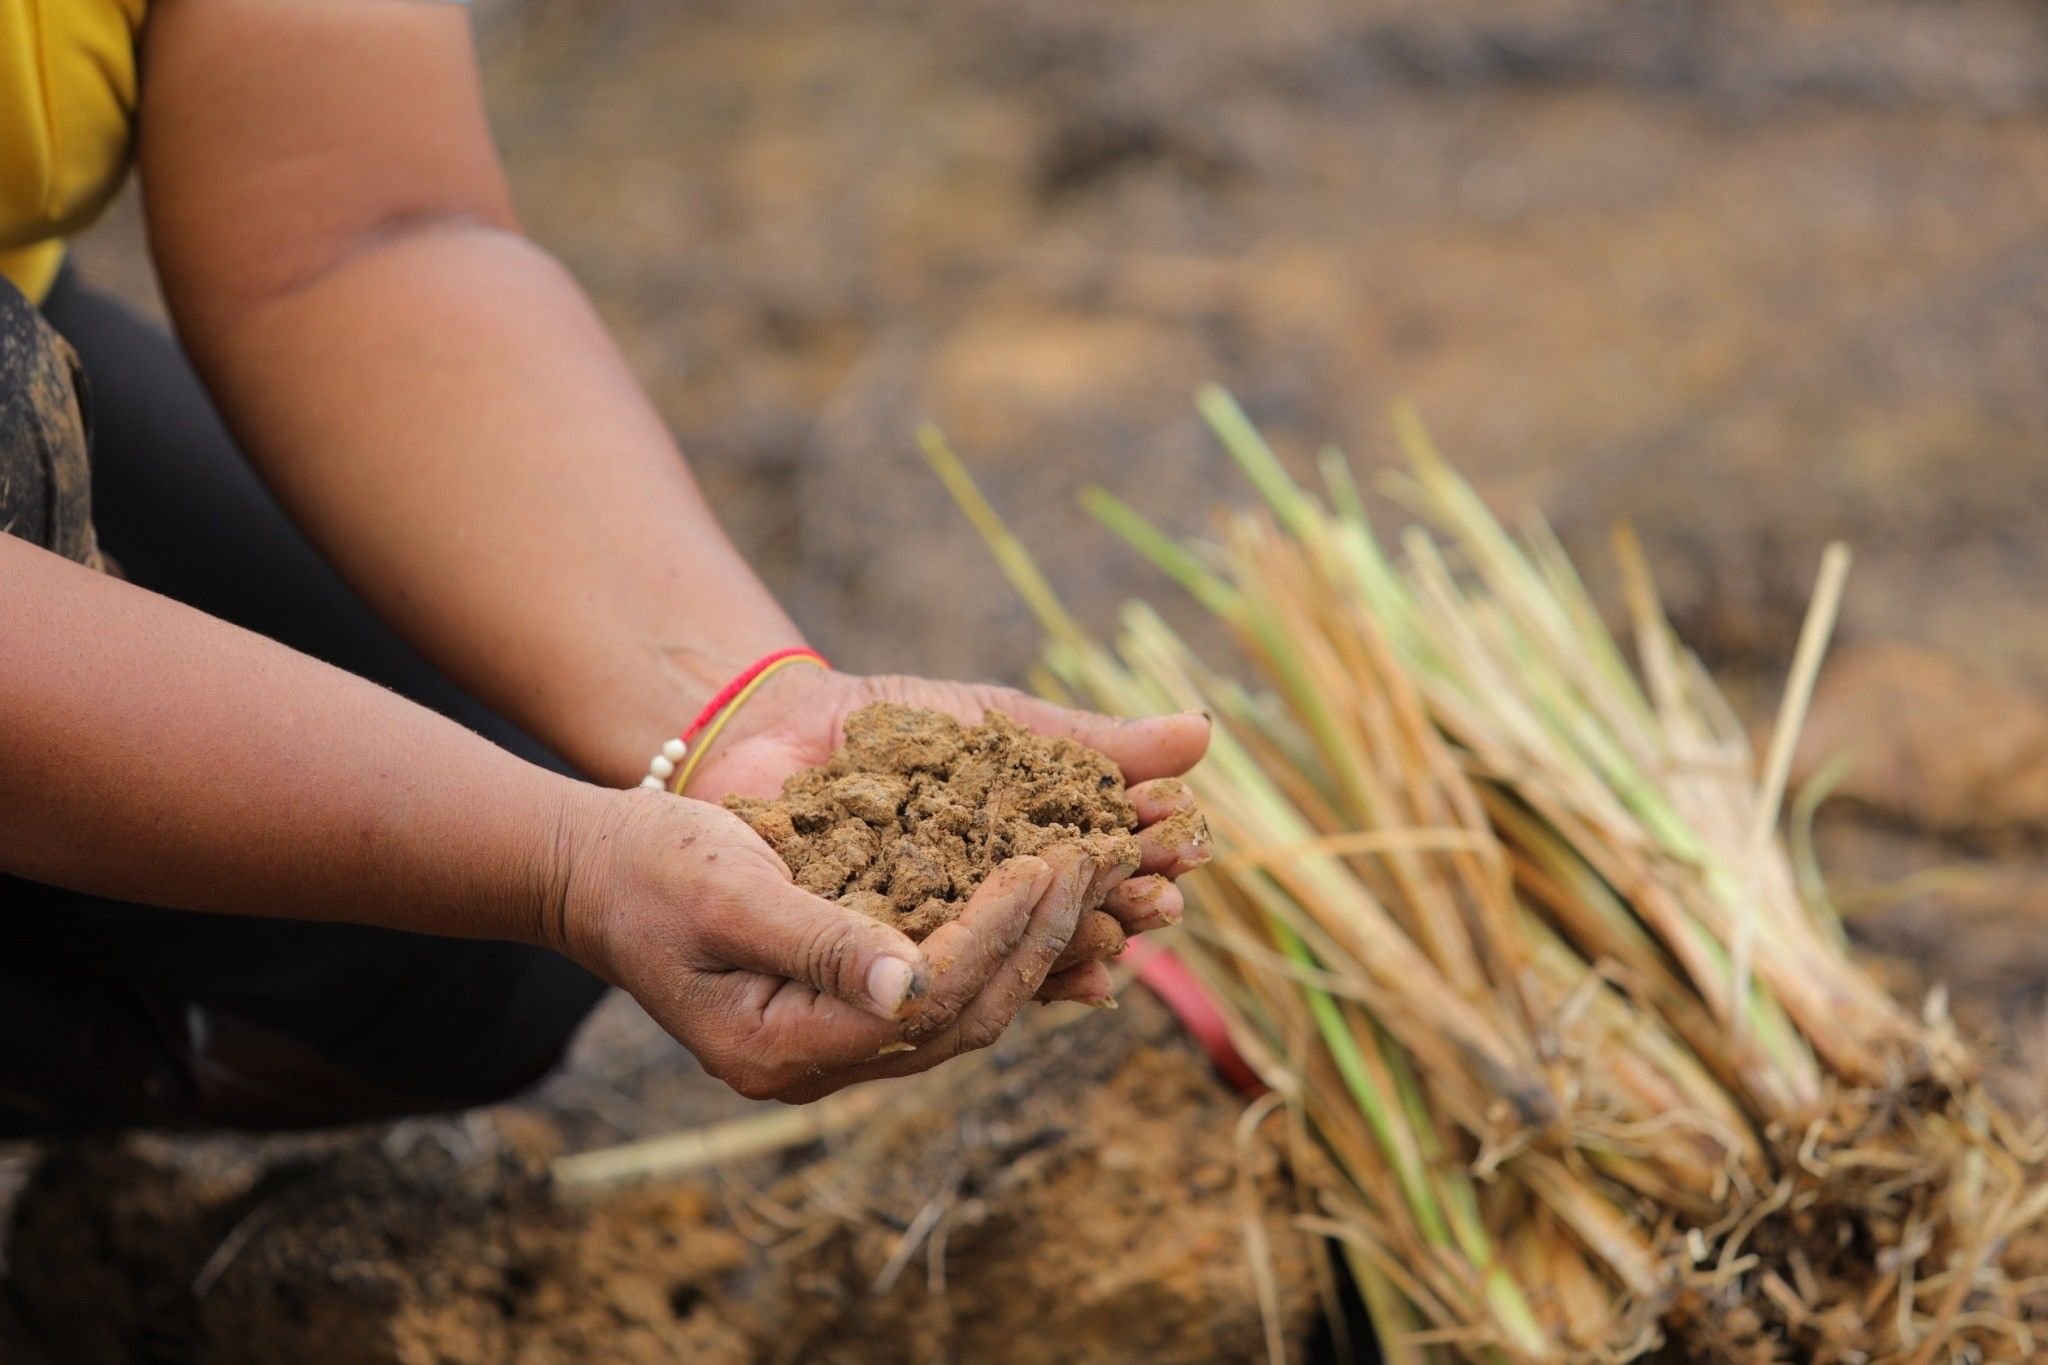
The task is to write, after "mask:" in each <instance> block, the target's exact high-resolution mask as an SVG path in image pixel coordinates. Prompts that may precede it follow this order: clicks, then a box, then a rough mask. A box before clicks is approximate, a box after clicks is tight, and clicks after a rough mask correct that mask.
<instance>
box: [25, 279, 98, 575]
mask: <svg viewBox="0 0 2048 1365" xmlns="http://www.w3.org/2000/svg"><path fill="white" fill-rule="evenodd" d="M86 459H87V431H86V415H85V397H84V377H83V375H82V374H81V372H80V370H79V368H78V361H77V358H76V357H75V356H73V355H72V353H71V348H70V347H69V346H67V345H65V343H64V341H63V339H62V338H60V337H59V336H58V335H57V334H56V332H55V331H53V330H52V329H51V328H50V326H49V324H48V323H46V322H45V321H44V320H43V317H42V314H41V313H39V312H38V311H37V310H36V308H35V305H33V304H32V303H30V302H29V301H28V300H27V299H26V298H25V297H23V295H22V293H21V291H20V290H18V289H16V288H15V287H14V286H13V285H12V284H9V283H8V282H7V281H6V280H5V279H0V533H4V534H10V535H15V536H19V537H21V538H22V539H24V540H27V541H28V542H29V543H30V544H33V545H39V546H41V547H43V548H44V549H46V550H54V551H56V552H57V553H58V554H60V555H63V556H64V557H65V558H67V559H74V560H77V561H78V562H80V563H82V564H91V565H95V566H97V565H98V563H99V551H98V548H97V545H96V544H95V541H94V538H93V530H92V496H91V480H90V474H89V470H88V467H87V463H86Z"/></svg>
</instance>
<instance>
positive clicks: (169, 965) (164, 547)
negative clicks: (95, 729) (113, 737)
mask: <svg viewBox="0 0 2048 1365" xmlns="http://www.w3.org/2000/svg"><path fill="white" fill-rule="evenodd" d="M26 307H27V304H26V303H25V301H23V300H22V299H21V297H20V295H19V294H18V293H16V292H14V291H13V290H12V289H11V288H9V287H8V286H7V285H6V283H5V281H0V318H4V315H5V314H6V313H7V311H8V310H9V309H13V310H15V311H16V313H17V316H16V318H15V321H16V322H17V323H19V322H20V318H19V316H18V313H19V310H20V309H23V308H26ZM43 316H44V318H46V319H47V320H48V322H49V324H50V325H51V326H52V327H54V328H55V330H56V331H57V332H59V333H61V334H62V336H63V338H64V339H65V340H66V341H68V342H69V343H70V345H71V348H72V349H73V350H74V351H75V352H76V354H77V358H78V362H79V365H80V366H81V367H82V369H83V372H84V374H85V376H86V377H87V380H88V382H89V387H90V390H91V392H90V401H89V403H88V404H85V405H84V406H85V407H87V408H88V409H89V411H90V414H91V425H92V434H91V440H92V458H91V498H92V521H93V523H94V524H95V525H96V526H97V530H98V544H99V548H100V549H101V550H103V551H104V552H105V554H106V556H107V557H108V558H109V559H111V560H112V561H113V562H114V563H115V564H116V565H118V566H119V569H120V571H121V572H122V573H124V574H125V575H126V576H127V577H128V578H129V579H131V580H132V581H133V582H135V583H136V584H138V585H140V586H142V587H145V588H148V589H150V590H152V591H155V592H159V593H163V594H165V595H166V596H169V597H174V598H177V599H178V600H179V601H182V602H186V603H189V604H190V605H192V606H195V607H198V608H199V609H201V610H203V611H206V612H208V613H210V614H212V615H214V616H217V617H220V618H222V619H223V620H227V621H232V622H234V623H236V624H237V625H240V626H244V627H246V628H248V629H250V630H254V631H258V632H260V633H262V634H264V635H267V636H269V637H271V638H272V639H275V640H278V641H281V642H283V643H284V644H287V645H290V646H291V647H292V648H294V649H297V650H299V651H301V652H303V653H306V654H310V655H312V656H314V657H315V658H318V659H323V660H325V661H326V662H328V663H330V664H333V665H335V666H337V667H339V668H344V669H347V670H348V671H350V672H352V673H356V674H359V675H361V676H362V677H365V678H369V679H371V680H373V681H375V682H378V683H382V684H383V685H385V686H387V687H390V688H392V689H393V690H395V691H397V692H399V693H401V694H403V695H405V696H407V697H410V698H411V699H413V700H414V701H417V702H419V703H421V704H422V705H425V706H429V707H431V708H433V709H434V710H436V711H439V712H440V713H442V714H443V715H446V716H449V717H451V718H453V719H455V720H457V721H459V722H461V723H462V724H464V725H466V726H468V727H469V728H471V729H472V730H475V731H477V732H478V733H480V734H482V735H484V736H485V737H487V738H489V739H491V740H492V741H494V742H496V743H498V744H501V745H503V746H504V747H505V748H507V749H510V750H512V751H513V752H515V753H518V754H520V755H522V756H523V757H526V758H529V759H531V760H532V761H534V762H536V763H542V764H547V765H549V766H553V767H559V766H560V765H559V763H558V762H557V761H556V760H555V759H554V758H553V756H552V755H550V754H548V753H547V752H546V751H545V750H544V749H542V748H541V746H540V745H538V744H537V743H535V742H534V741H533V740H532V739H531V738H529V737H528V736H526V735H525V734H523V733H521V732H520V731H519V730H517V729H515V728H514V727H513V726H512V725H510V724H508V723H507V722H506V721H504V720H503V719H502V718H500V717H498V716H497V715H495V714H493V713H491V712H490V711H487V710H486V709H484V708H483V707H482V706H481V705H479V704H478V703H477V702H475V701H474V700H472V699H471V698H470V697H468V696H467V695H465V694H464V693H462V692H461V691H459V690H458V689H457V688H456V687H455V686H454V685H452V684H451V683H449V682H448V681H447V679H445V678H443V677H442V676H441V675H440V674H438V673H436V672H435V671H434V670H433V669H432V668H431V667H430V666H429V665H428V664H427V663H426V662H425V661H424V660H423V659H421V658H420V657H419V656H418V655H417V654H416V653H414V652H413V651H412V650H411V649H410V648H408V647H407V646H406V645H405V644H404V643H403V642H401V641H400V640H399V639H398V638H397V637H396V636H394V635H393V634H392V633H391V632H390V631H389V630H387V629H386V628H385V627H384V626H383V624H382V623H381V622H379V621H378V620H377V619H376V618H375V617H374V616H373V615H372V614H371V613H370V611H369V610H368V608H367V607H365V606H364V604H363V603H362V602H361V601H360V600H359V599H358V598H357V597H356V596H355V595H354V594H353V593H352V592H350V591H349V589H348V588H346V587H345V586H344V585H343V584H342V582H341V581H340V579H339V578H338V577H337V576H336V575H335V573H334V571H333V570H332V569H331V568H329V566H328V565H327V564H326V562H325V561H324V560H322V559H321V558H320V556H319V554H318V553H317V552H316V551H315V550H314V549H313V548H312V546H311V545H309V544H308V543H307V541H306V540H305V539H304V537H302V536H301V535H300V534H299V533H298V531H297V530H296V528H294V527H293V526H292V524H291V523H290V522H289V521H288V520H287V519H286V517H285V516H284V515H283V513H282V512H281V511H280V510H279V509H278V507H277V505H276V503H274V502H273V501H272V500H271V498H270V496H269V494H268V493H267V492H266V491H265V490H264V488H263V487H262V486H261V484H260V483H259V482H258V481H257V479H256V478H255V476H254V474H253V473H252V472H251V471H250V469H249V467H248V466H247V464H245V463H244V461H243V460H242V458H241V455H240V453H239V452H238V451H237V450H236V448H235V445H234V443H233V441H232V440H231V439H230V438H229V436H228V434H227V432H226V431H225V430H224V429H223V427H222V426H221V423H220V420H219V418H218V417H217V416H216V415H215V413H214V411H213V408H212V405H211V403H210V402H209V401H208V399H207V397H206V394H205V392H204V390H203V389H202V388H201V387H200V385H199V383H198V380H197V378H196V376H195V375H194V374H193V372H192V370H191V367H190V366H189V365H188V364H187V363H186V361H185V359H184V357H183V355H182V354H181V353H180V352H179V350H178V349H177V347H176V344H175V343H174V342H173V341H172V340H171V338H170V337H169V336H167V335H166V334H165V333H164V332H163V331H162V330H161V329H159V328H157V327H154V326H152V325H150V324H149V323H146V322H144V321H143V320H142V319H140V318H138V317H137V316H136V315H134V314H133V313H131V312H129V311H128V310H127V309H125V308H124V307H122V306H121V305H120V304H118V303H115V302H114V301H112V300H111V299H108V298H105V297H103V296H100V295H96V294H94V293H92V292H91V291H90V290H87V289H85V288H83V287H81V286H80V285H79V284H78V283H77V282H76V280H75V279H73V278H72V277H71V276H70V274H69V273H68V272H67V274H66V275H65V277H64V278H63V279H62V280H60V281H59V283H58V285H57V287H56V289H55V290H54V291H53V292H52V295H51V297H50V298H49V300H48V301H47V302H46V303H45V304H44V306H43ZM21 330H22V329H21V328H19V327H18V326H17V327H15V328H11V329H10V328H6V327H4V326H0V335H18V334H19V333H20V331H21ZM28 349H32V348H28ZM53 349H56V350H57V351H58V352H59V353H60V355H61V348H53ZM23 352H24V348H22V347H19V346H5V345H0V400H4V399H5V398H6V397H7V396H10V395H13V394H15V393H18V392H19V391H20V389H21V386H23V385H25V384H28V383H31V382H40V379H39V375H42V374H47V373H48V371H49V367H50V365H51V363H52V361H51V357H50V356H49V355H48V354H45V355H42V356H35V355H32V354H24V353H23ZM38 364H40V365H41V366H42V367H43V369H42V371H40V372H35V371H33V367H34V366H36V365H38ZM8 411H9V409H8V407H7V406H6V404H5V402H4V401H0V416H4V415H5V414H6V413H7V412H8ZM18 435H19V433H18V432H15V433H10V432H9V431H8V430H6V429H4V428H0V447H4V446H6V445H7V444H8V443H9V442H10V441H14V440H16V438H17V436H18ZM31 438H32V439H33V438H34V436H33V434H31ZM41 439H47V433H43V434H42V437H41ZM5 468H6V465H5V461H4V459H0V472H4V470H5ZM18 491H19V489H18V487H17V493H18ZM18 500H19V499H18ZM55 501H56V500H55V499H54V498H52V499H48V500H46V503H49V504H52V505H54V502H55ZM39 505H42V504H39ZM43 519H44V521H45V522H49V521H51V520H52V518H51V516H50V515H49V513H48V512H47V511H45V513H44V516H43ZM9 520H10V518H9V516H8V509H7V506H6V503H5V501H4V498H0V528H7V527H8V526H9ZM60 520H61V519H60ZM16 521H17V522H18V523H22V524H25V522H23V519H21V518H16ZM16 529H19V526H17V528H16ZM45 543H47V542H45ZM52 548H54V547H52ZM74 557H83V556H81V555H77V554H74ZM4 631H5V623H4V622H0V647H4ZM602 990H603V987H602V985H601V984H600V983H599V982H598V981H597V980H596V979H594V978H593V977H591V976H589V975H588V974H587V973H585V972H583V971H582V970H581V969H580V968H578V967H576V966H574V965H573V964H571V963H569V962H567V961H565V960H563V959H562V958H559V957H556V956H554V955H553V954H550V953H547V952H543V951H541V950H538V949H534V948H528V947H524V946H520V945H515V944H508V943H486V942H474V941H468V940H456V939H441V938H431V937H427V936H423V935H418V934H406V933H398V932H394V931H390V930H383V929H372V928H364V927H361V926H356V925H343V924H315V923H305V922H297V921H292V920H283V919H279V920H271V919H255V918H242V917H233V916H213V915H196V914H187V913H183V912H179V911H173V910H163V909H157V908H153V907H149V906H139V905H126V904H120V903H116V902H112V901H107V900H103V899H99V898H97V897H92V896H82V895H78V894H75V893H72V892H67V891H61V890H57V889H54V888H51V887H46V886H40V885H36V884H33V883H29V882H25V881H22V880H19V879H14V878H6V877H0V1132H6V1131H16V1132H19V1131H23V1130H33V1129H77V1128H88V1127H97V1126H118V1125H121V1124H129V1123H147V1124H160V1125H199V1124H208V1123H230V1124H234V1125H238V1126H255V1127H263V1126H279V1127H296V1126H305V1125H311V1124H321V1123H328V1122H337V1121H344V1120H348V1119H354V1118H368V1117H378V1116H383V1115H386V1114H391V1113H398V1112H408V1111H422V1110H432V1109H448V1108H459V1107H463V1106H466V1105H470V1104H475V1103H481V1102H487V1101H490V1100H495V1099H499V1098H502V1097H504V1096H506V1095H509V1094H511V1093H514V1092H516V1091H518V1090H520V1089H522V1088H524V1087H525V1086H527V1085H529V1084H531V1083H532V1082H534V1081H535V1080H538V1079H539V1078H540V1077H541V1076H543V1075H544V1074H546V1072H547V1071H548V1070H549V1069H550V1068H551V1067H552V1066H553V1065H554V1064H555V1063H556V1062H557V1061H558V1060H559V1059H560V1057H561V1054H562V1052H563V1050H564V1048H565V1047H566V1046H567V1044H568V1042H569V1040H570V1038H571V1036H572V1035H573V1033H574V1031H575V1029H576V1027H577V1025H578V1024H579V1023H580V1022H581V1021H582V1019H583V1017H584V1016H585V1015H586V1014H587V1013H588V1012H589V1010H590V1008H591V1007H592V1005H594V1004H595V1003H596V1001H597V999H598V997H599V996H600V994H601V993H602ZM23 1030H26V1036H24V1033H23V1032H22V1031H23ZM10 1054H12V1056H11V1055H10ZM79 1068H97V1070H98V1072H99V1073H100V1074H101V1076H102V1078H103V1079H101V1080H99V1081H95V1082H92V1083H90V1084H88V1085H86V1086H85V1087H84V1088H83V1089H82V1088H81V1085H80V1082H79V1080H78V1077H77V1076H76V1074H75V1073H76V1072H77V1070H78V1069H79Z"/></svg>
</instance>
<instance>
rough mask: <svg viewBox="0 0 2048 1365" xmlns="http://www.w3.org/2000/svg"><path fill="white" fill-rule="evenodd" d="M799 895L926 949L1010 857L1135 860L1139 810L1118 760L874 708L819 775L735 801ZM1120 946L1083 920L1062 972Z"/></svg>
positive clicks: (994, 722) (1091, 916)
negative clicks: (1094, 849)
mask: <svg viewBox="0 0 2048 1365" xmlns="http://www.w3.org/2000/svg"><path fill="white" fill-rule="evenodd" d="M725 804H726V806H727V808H728V809H730V810H732V811H734V812H736V813H737V814H738V815H739V816H740V818H742V819H744V820H745V821H746V822H747V823H748V824H749V825H751V826H752V827H753V829H754V832H755V833H757V834H759V835H760V836H761V837H762V838H763V839H765V840H767V841H768V843H769V845H770V846H771V847H773V848H774V850H775V851H776V852H777V853H779V854H780V855H782V860H783V862H785V863H787V864H788V865H789V870H790V874H791V875H792V876H794V877H795V878H796V881H797V885H799V886H801V887H803V888H804V889H805V890H807V891H810V892H812V893H814V894H816V895H819V896H823V897H825V898H827V899H828V900H836V901H838V902H839V903H840V904H841V905H846V906H850V907H852V908H853V909H855V910H858V911H860V912H861V913H862V914H865V915H871V916H873V917H874V918H876V919H878V920H881V921H883V922H884V923H886V924H892V925H894V926H896V927H897V928H899V929H901V930H902V931H903V932H904V933H906V934H908V935H909V936H910V937H911V938H913V939H920V940H921V939H923V938H924V937H925V936H926V935H928V934H930V933H931V932H932V931H933V930H935V929H937V928H938V927H939V926H940V925H942V924H945V923H947V922H948V921H950V920H952V919H954V918H956V917H957V916H958V915H959V914H960V912H961V910H962V909H964V908H965V907H966V904H967V901H968V898H969V897H971V896H972V895H973V894H974V891H975V888H977V887H979V886H980V885H981V883H982V880H983V879H984V878H986V877H987V876H988V874H989V873H990V872H992V871H994V870H995V868H996V867H997V866H998V865H999V864H1000V863H1002V862H1003V861H1004V860H1005V859H1008V858H1014V857H1018V856H1020V855H1023V854H1029V853H1040V852H1043V851H1044V850H1046V849H1048V848H1051V847H1052V846H1053V845H1055V844H1060V843H1071V842H1077V841H1086V842H1090V843H1093V844H1095V845H1096V846H1098V847H1099V848H1100V850H1101V852H1102V854H1103V855H1104V856H1105V857H1107V858H1109V859H1112V860H1115V861H1127V862H1129V863H1131V864H1132V865H1133V866H1135V865H1136V864H1137V861H1138V841H1137V839H1136V838H1135V837H1134V836H1133V831H1135V830H1136V829H1137V827H1138V816H1137V812H1136V811H1135V810H1134V809H1133V808H1132V806H1131V801H1130V798H1129V797H1128V796H1126V795H1125V794H1124V782H1123V776H1122V774H1121V773H1119V772H1118V771H1117V767H1116V764H1114V763H1112V762H1111V761H1110V760H1109V759H1108V758H1106V757H1104V756H1103V755H1102V754H1099V753H1097V752H1096V751H1095V750H1093V749H1090V748H1088V747H1086V746H1085V745H1082V744H1079V743H1076V742H1075V741H1073V740H1071V739H1049V738H1046V737H1044V736H1041V735H1035V734H1033V733H1031V732H1030V731H1029V730H1026V729H1025V728H1024V727H1023V726H1021V725H1019V724H1017V722H1015V721H1013V720H1011V719H1010V718H1009V717H1008V716H1005V715H1002V714H1001V713H999V712H994V711H991V712H990V713H989V714H988V715H987V716H986V717H985V718H984V719H983V720H982V722H981V723H980V724H979V725H975V726H971V727H970V726H966V725H962V724H961V723H960V722H959V721H957V720H955V719H953V718H952V717H951V716H948V715H944V714H942V713H940V712H937V711H926V710H923V709H920V708H918V707H912V706H899V705H897V704H895V703H893V702H876V703H875V704H873V705H872V706H865V707H862V708H861V709H860V710H859V711H856V712H854V713H853V715H851V716H849V717H847V720H846V741H845V743H844V744H843V745H842V746H841V747H840V748H839V749H838V750H837V751H836V752H835V753H834V754H833V755H832V757H831V759H830V760H829V761H827V762H826V764H825V765H824V766H823V767H819V768H807V769H805V770H803V771H802V772H799V773H796V774H794V775H793V776H791V777H790V779H789V780H788V781H787V782H785V783H784V784H783V787H782V795H781V797H780V798H778V799H776V800H773V801H762V800H758V799H754V798H750V797H728V798H726V802H725ZM1123 945H1124V936H1123V931H1122V929H1121V928H1120V927H1119V926H1118V924H1117V922H1116V920H1115V919H1114V918H1113V917H1111V916H1110V915H1108V914H1105V913H1103V912H1102V911H1100V910H1090V911H1087V912H1085V913H1084V915H1083V917H1082V922H1081V924H1080V926H1079V927H1078V928H1076V929H1075V931H1074V937H1073V940H1072V941H1071V942H1070V943H1069V944H1068V945H1067V951H1066V952H1065V953H1063V954H1062V955H1061V957H1060V959H1059V961H1058V962H1057V963H1055V964H1054V970H1056V971H1057V970H1059V969H1060V968H1063V967H1068V966H1072V965H1074V964H1075V963H1079V962H1089V961H1094V960H1096V959H1099V958H1107V957H1113V956H1115V954H1116V953H1117V952H1118V951H1120V950H1121V949H1122V948H1123Z"/></svg>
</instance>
